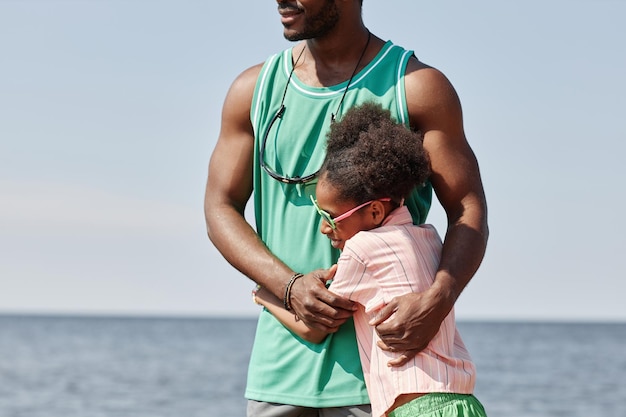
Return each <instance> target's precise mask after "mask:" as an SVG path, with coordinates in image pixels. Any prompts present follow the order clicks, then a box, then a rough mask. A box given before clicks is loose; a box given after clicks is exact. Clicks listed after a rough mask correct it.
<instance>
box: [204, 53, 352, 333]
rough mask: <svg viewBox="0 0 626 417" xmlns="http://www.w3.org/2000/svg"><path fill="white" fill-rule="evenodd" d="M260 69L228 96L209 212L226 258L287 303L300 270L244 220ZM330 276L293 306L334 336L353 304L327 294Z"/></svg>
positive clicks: (313, 276)
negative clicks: (286, 295)
mask: <svg viewBox="0 0 626 417" xmlns="http://www.w3.org/2000/svg"><path fill="white" fill-rule="evenodd" d="M260 69H261V66H260V65H258V66H256V67H252V68H250V69H248V70H246V71H244V72H243V73H242V74H241V75H239V77H237V79H236V80H235V81H234V82H233V84H232V86H231V87H230V89H229V91H228V94H227V95H226V99H225V101H224V106H223V109H222V119H221V129H220V133H219V137H218V141H217V144H216V146H215V149H214V151H213V154H212V155H211V161H210V163H209V173H208V179H207V184H206V193H205V200H204V213H205V218H206V225H207V232H208V235H209V238H210V239H211V241H212V242H213V244H214V245H215V247H216V248H217V249H218V250H219V251H220V253H221V254H222V255H223V256H224V258H225V259H226V260H227V261H228V262H229V263H230V264H231V265H233V266H234V267H235V268H236V269H237V270H239V271H240V272H242V273H243V274H244V275H246V276H248V277H249V278H251V279H252V280H254V281H255V282H256V283H257V284H259V285H261V286H262V287H264V288H266V289H267V290H268V291H270V292H271V293H272V294H274V295H275V296H276V297H278V298H279V299H281V300H282V299H283V296H284V292H285V287H286V285H287V282H288V281H289V279H290V277H291V276H293V274H294V271H293V270H292V269H291V268H289V266H287V265H285V264H284V263H283V262H282V261H281V260H280V259H278V258H277V257H276V256H274V255H273V254H272V253H271V252H270V250H269V249H268V248H267V246H265V244H264V243H263V242H262V241H261V239H260V238H259V236H258V235H257V233H256V232H255V231H254V229H253V228H252V227H251V226H250V224H249V223H248V222H247V221H246V219H245V217H244V209H245V206H246V203H247V202H248V200H249V199H250V196H251V194H252V187H253V180H252V175H253V163H254V132H253V128H252V123H251V121H250V108H251V105H252V96H253V92H254V86H255V84H256V79H257V77H258V75H259V71H260ZM294 250H296V249H294ZM302 256H306V254H304V253H303V254H302ZM301 272H309V271H301ZM326 275H327V274H326V273H325V272H324V271H321V270H318V271H313V272H310V273H307V274H305V275H304V276H303V277H302V278H300V279H298V280H297V282H296V283H295V284H294V286H293V291H292V297H291V305H292V307H293V309H294V311H295V313H296V314H298V316H299V317H300V318H302V320H303V321H304V322H305V323H306V324H307V325H309V326H310V327H314V328H317V329H319V330H322V331H326V332H333V331H336V330H337V329H338V327H339V326H340V325H341V324H342V323H344V322H345V320H346V319H347V318H348V317H349V316H350V315H351V308H352V303H351V302H350V301H349V300H347V299H343V298H341V297H338V296H336V295H334V294H332V293H330V292H329V291H328V290H327V289H326V287H325V286H324V283H325V280H326V278H328V277H327V276H326Z"/></svg>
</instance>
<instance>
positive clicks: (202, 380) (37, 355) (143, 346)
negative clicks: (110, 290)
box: [0, 315, 626, 417]
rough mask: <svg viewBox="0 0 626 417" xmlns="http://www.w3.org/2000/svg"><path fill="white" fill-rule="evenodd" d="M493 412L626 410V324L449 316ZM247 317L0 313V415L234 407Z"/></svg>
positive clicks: (166, 414) (530, 415)
mask: <svg viewBox="0 0 626 417" xmlns="http://www.w3.org/2000/svg"><path fill="white" fill-rule="evenodd" d="M458 326H459V329H460V332H461V335H462V337H463V338H464V340H465V343H466V345H467V346H468V349H469V351H470V353H471V355H472V356H473V359H474V361H475V363H476V367H477V375H478V377H477V386H476V392H475V394H476V396H477V397H478V398H479V399H480V401H481V402H482V403H483V405H484V406H485V409H486V410H487V414H488V415H489V416H491V417H557V416H564V417H565V416H567V417H577V416H579V417H583V416H585V417H601V416H603V417H604V416H612V417H626V323H548V322H473V321H467V322H466V321H461V322H460V323H458ZM255 328H256V319H248V318H163V317H150V318H146V317H141V318H139V317H127V318H124V317H80V316H79V317H70V316H28V315H27V316H18V315H0V417H105V416H106V417H174V416H176V417H181V416H184V417H213V416H220V417H242V416H245V410H246V401H245V399H244V389H245V384H246V371H247V366H248V359H249V356H250V349H251V346H252V341H253V338H254V332H255Z"/></svg>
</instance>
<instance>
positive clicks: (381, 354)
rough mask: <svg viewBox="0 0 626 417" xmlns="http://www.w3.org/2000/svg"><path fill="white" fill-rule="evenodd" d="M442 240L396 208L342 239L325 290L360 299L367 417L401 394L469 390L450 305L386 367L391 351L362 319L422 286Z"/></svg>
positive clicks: (467, 365) (471, 377)
mask: <svg viewBox="0 0 626 417" xmlns="http://www.w3.org/2000/svg"><path fill="white" fill-rule="evenodd" d="M441 247H442V244H441V239H440V237H439V235H438V234H437V231H436V230H435V228H434V227H433V226H431V225H422V226H415V225H413V224H412V219H411V214H410V213H409V211H408V209H407V208H406V207H405V206H403V207H400V208H398V209H397V210H394V211H393V212H392V213H391V214H390V215H389V216H388V217H387V218H386V219H385V222H384V223H383V224H382V226H381V227H378V228H376V229H372V230H370V231H363V232H359V233H357V234H356V235H355V236H354V237H352V238H351V239H349V240H348V241H347V242H346V245H345V247H344V249H343V252H342V254H341V257H340V258H339V262H338V269H337V273H336V274H335V278H334V280H333V282H332V284H331V286H330V290H331V291H333V292H335V293H337V294H341V295H343V296H345V297H348V298H350V299H351V300H354V301H356V302H358V303H360V304H361V306H360V308H359V310H358V311H357V312H356V313H355V314H354V324H355V328H356V335H357V341H358V344H359V354H360V356H361V363H362V366H363V373H364V376H365V384H366V386H367V391H368V394H369V397H370V401H371V403H372V416H373V417H378V416H382V415H384V414H385V413H386V412H387V411H388V410H389V407H391V406H392V405H393V403H394V401H395V399H396V398H397V397H398V396H399V395H401V394H411V393H429V392H451V393H458V394H471V393H472V392H473V390H474V384H475V376H476V372H475V367H474V364H473V362H472V360H471V358H470V355H469V353H468V351H467V349H466V347H465V345H464V344H463V341H462V340H461V337H460V335H459V333H458V331H457V328H456V324H455V320H454V310H453V311H452V312H450V314H449V315H448V316H447V317H446V318H445V320H444V321H443V323H442V324H441V327H440V329H439V332H438V333H437V335H436V336H435V338H434V339H433V340H432V341H431V342H430V344H429V345H428V347H427V348H426V349H425V350H424V351H422V352H420V353H419V354H418V355H417V356H416V357H415V358H414V359H413V360H411V361H409V363H407V364H405V365H404V366H401V367H389V366H387V362H389V361H390V360H391V359H393V358H394V357H397V356H398V354H397V353H390V352H385V351H383V350H381V349H380V348H378V347H377V346H376V342H377V341H378V340H380V338H379V337H378V335H377V333H376V331H375V330H374V328H373V327H372V326H370V325H369V324H368V321H369V320H370V319H371V318H372V317H374V316H375V315H376V312H377V311H378V310H379V309H380V308H381V307H383V306H384V305H385V304H387V303H388V302H389V301H391V299H392V298H393V297H396V296H398V295H402V294H406V293H409V292H421V291H424V290H426V289H428V288H429V287H430V286H431V285H432V283H433V281H434V277H435V272H436V270H437V267H438V265H439V260H440V257H441Z"/></svg>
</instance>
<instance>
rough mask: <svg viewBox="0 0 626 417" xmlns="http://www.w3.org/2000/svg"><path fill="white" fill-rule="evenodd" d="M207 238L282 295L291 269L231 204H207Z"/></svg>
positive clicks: (238, 265)
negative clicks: (213, 205) (273, 252)
mask: <svg viewBox="0 0 626 417" xmlns="http://www.w3.org/2000/svg"><path fill="white" fill-rule="evenodd" d="M206 211H207V214H206V222H207V232H208V235H209V239H210V240H211V242H213V244H214V245H215V247H216V248H217V250H218V251H219V252H220V253H221V254H222V256H224V258H225V259H226V260H227V261H228V262H229V263H230V264H231V265H232V266H234V267H235V268H236V269H237V270H239V271H240V272H241V273H243V274H244V275H246V276H247V277H248V278H250V279H252V280H253V281H255V282H256V283H257V284H259V285H262V286H263V287H265V288H267V289H268V290H269V291H270V292H272V293H273V294H274V295H276V296H277V297H282V296H283V292H284V287H285V284H286V282H285V281H286V280H288V279H289V277H290V275H291V273H292V271H291V269H290V268H289V267H288V266H287V265H285V264H284V263H283V262H282V261H280V259H278V258H277V257H276V256H274V255H273V254H272V253H271V252H270V250H269V249H268V248H267V246H265V244H264V243H263V241H261V239H260V238H259V236H258V235H257V233H256V232H255V231H254V229H253V228H252V226H250V224H249V223H248V222H247V221H246V219H245V218H244V217H243V215H242V214H241V213H240V212H238V211H237V210H235V209H234V208H233V207H228V206H226V207H224V206H222V207H219V208H214V207H207V210H206Z"/></svg>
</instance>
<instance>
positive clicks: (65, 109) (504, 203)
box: [0, 0, 626, 320]
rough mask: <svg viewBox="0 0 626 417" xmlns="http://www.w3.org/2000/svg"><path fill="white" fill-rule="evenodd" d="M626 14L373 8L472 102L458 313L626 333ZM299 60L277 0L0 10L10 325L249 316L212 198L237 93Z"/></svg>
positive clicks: (3, 248)
mask: <svg viewBox="0 0 626 417" xmlns="http://www.w3.org/2000/svg"><path fill="white" fill-rule="evenodd" d="M624 16H626V2H623V1H619V0H615V1H606V0H595V1H590V0H589V1H579V0H574V1H564V0H561V1H556V0H552V1H538V0H535V1H528V2H521V3H520V2H500V1H495V0H493V1H476V2H463V1H448V2H422V1H414V0H397V1H394V2H383V1H380V0H378V1H375V0H365V1H364V19H365V22H366V24H367V26H368V27H369V29H370V30H371V31H372V32H374V33H375V34H377V35H378V36H380V37H382V38H384V39H390V40H392V41H394V42H395V43H398V44H400V45H403V46H405V47H407V48H410V49H413V50H414V51H415V53H416V55H417V56H418V57H419V58H421V59H422V60H423V61H425V62H427V63H429V64H431V65H433V66H435V67H437V68H439V69H441V70H442V71H443V72H444V73H445V74H446V75H447V76H448V78H449V79H450V80H451V81H452V83H453V84H454V85H455V87H456V89H457V91H458V93H459V95H460V97H461V101H462V104H463V109H464V115H465V126H466V132H467V136H468V138H469V140H470V143H471V145H472V147H473V148H474V151H475V152H476V154H477V157H478V159H479V162H480V166H481V171H482V174H483V180H484V184H485V188H486V192H487V197H488V202H489V210H490V226H491V239H490V242H489V247H488V253H487V256H486V258H485V260H484V263H483V265H482V267H481V269H480V271H479V272H478V274H477V275H476V277H475V278H474V280H473V281H472V283H471V284H470V286H469V287H468V288H467V289H466V291H465V293H464V294H463V295H462V297H461V300H460V301H459V303H458V307H457V314H458V316H459V317H460V318H461V319H492V320H497V319H545V320H562V319H564V320H603V319H610V320H626V303H624V302H623V294H624V293H626V267H625V266H624V265H625V264H624V262H623V259H624V254H623V253H622V252H623V251H624V249H626V238H625V232H626V220H625V216H624V214H623V212H622V211H623V210H624V208H625V207H626V193H625V192H624V190H625V189H626V187H625V186H624V183H625V182H626V169H625V168H624V163H623V162H622V159H623V157H624V154H625V153H626V124H625V123H624V113H625V111H626V79H625V77H624V74H626V53H624V41H625V40H626V28H625V27H624V22H623V19H624ZM288 46H289V43H287V42H286V41H285V40H284V39H283V38H282V28H281V25H280V22H279V18H278V15H277V13H276V6H275V3H274V2H272V1H270V0H267V1H245V2H237V3H232V2H212V1H188V0H177V1H173V0H170V1H158V0H157V1H152V0H151V1H147V0H143V1H142V0H134V1H122V0H118V1H104V0H89V1H87V0H84V1H78V0H74V1H55V0H47V1H43V0H42V1H37V0H25V1H17V0H0V57H1V58H0V59H1V64H0V312H36V313H87V314H96V313H107V314H160V315H168V314H171V315H180V314H183V315H213V314H219V315H254V314H255V313H256V312H257V311H258V310H257V307H256V306H254V305H253V304H252V303H251V301H250V290H251V288H252V284H251V282H250V281H248V280H247V278H245V277H243V276H241V275H240V274H239V273H237V272H236V271H235V270H234V269H233V268H231V267H230V266H229V265H228V264H227V263H226V262H225V261H224V260H222V258H221V256H220V255H219V254H218V253H217V251H216V250H215V249H214V248H213V247H212V245H211V244H210V242H209V240H208V239H207V238H206V233H205V227H204V219H203V213H202V200H203V193H204V183H205V180H206V169H207V163H208V160H209V156H210V154H211V151H212V149H213V147H214V146H215V141H216V138H217V134H218V129H219V123H220V109H221V105H222V101H223V99H224V96H225V94H226V91H227V89H228V87H229V85H230V83H231V82H232V81H233V79H234V77H235V76H236V75H237V74H238V73H239V72H241V71H242V70H244V69H245V68H247V67H248V66H251V65H253V64H256V63H258V62H261V61H263V60H264V59H265V58H266V57H267V56H269V55H270V54H272V53H275V52H277V51H279V50H281V49H283V48H285V47H288ZM429 221H430V222H431V223H433V224H435V225H436V226H437V228H438V229H439V230H440V231H441V232H443V227H444V221H443V216H442V213H441V210H440V209H439V208H435V209H434V210H433V213H432V216H431V217H430V219H429Z"/></svg>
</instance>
